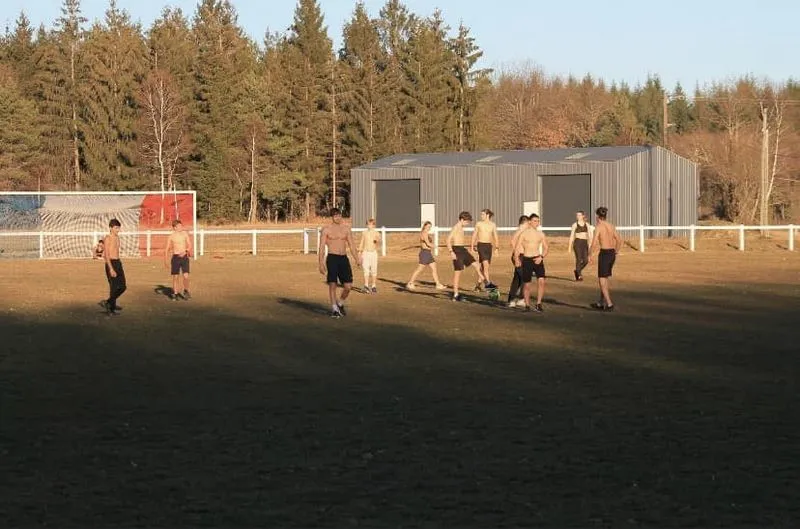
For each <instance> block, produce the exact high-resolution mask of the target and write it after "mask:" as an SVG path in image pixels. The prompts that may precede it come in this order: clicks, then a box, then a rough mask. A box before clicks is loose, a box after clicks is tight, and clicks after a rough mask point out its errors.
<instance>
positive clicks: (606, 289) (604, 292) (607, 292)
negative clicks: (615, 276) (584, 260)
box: [600, 277, 614, 307]
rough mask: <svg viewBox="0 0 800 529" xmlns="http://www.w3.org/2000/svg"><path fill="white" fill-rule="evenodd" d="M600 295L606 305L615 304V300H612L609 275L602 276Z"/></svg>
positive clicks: (611, 305)
mask: <svg viewBox="0 0 800 529" xmlns="http://www.w3.org/2000/svg"><path fill="white" fill-rule="evenodd" d="M600 295H601V296H602V298H603V302H604V303H605V306H606V307H613V306H614V302H613V301H611V282H610V281H609V278H608V277H601V278H600Z"/></svg>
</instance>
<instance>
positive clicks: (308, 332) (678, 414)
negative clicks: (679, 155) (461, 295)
mask: <svg viewBox="0 0 800 529" xmlns="http://www.w3.org/2000/svg"><path fill="white" fill-rule="evenodd" d="M506 260H507V259H506V258H505V257H503V258H501V259H500V263H498V265H499V266H498V267H497V268H498V274H499V277H498V279H499V280H500V281H501V283H502V284H503V285H506V284H507V281H508V273H507V272H508V271H507V270H506V268H507V267H506V266H505V261H506ZM798 263H800V258H798V256H797V255H794V254H789V253H788V252H781V251H778V250H773V251H770V252H763V253H755V252H754V253H747V252H746V253H744V254H742V253H739V252H736V251H733V250H730V251H718V252H714V253H709V254H701V253H698V254H696V255H690V254H685V253H674V252H673V253H669V254H656V253H653V254H644V255H640V254H633V253H627V254H625V255H623V256H621V257H620V259H619V260H618V264H617V268H616V270H615V273H616V276H617V277H616V278H615V287H616V289H615V300H616V302H617V305H618V307H619V311H618V312H616V313H614V314H602V313H595V312H592V311H589V310H586V306H587V305H588V303H589V302H590V301H593V300H594V299H595V298H596V292H595V285H594V284H593V282H592V279H591V278H588V281H587V283H585V284H575V283H572V282H569V281H566V280H563V279H559V278H566V277H567V276H569V274H570V268H569V261H568V260H567V258H566V256H565V255H563V254H560V255H558V256H555V257H553V258H552V259H550V260H549V262H548V272H549V273H550V274H551V275H553V276H555V277H554V278H553V279H552V280H551V281H550V283H549V292H548V295H547V296H546V298H547V299H550V300H551V301H552V302H550V303H547V304H546V307H545V308H546V311H547V312H546V313H545V314H543V315H536V314H523V313H518V312H512V311H509V310H506V309H501V308H497V307H493V306H490V305H489V304H487V303H486V302H485V301H486V300H485V299H483V298H475V299H474V301H473V302H466V303H463V304H453V303H452V302H450V301H447V300H446V299H445V298H444V296H440V295H436V294H435V293H434V292H433V291H432V290H431V289H430V288H428V289H424V290H423V291H422V292H421V293H408V292H404V291H401V290H399V289H398V287H397V285H398V284H403V283H405V281H406V280H407V277H408V275H409V274H410V271H411V268H413V266H414V263H413V262H412V261H410V260H408V259H395V260H385V261H382V262H381V273H382V275H383V276H384V278H385V279H386V280H387V281H382V282H381V283H380V284H379V287H380V293H379V295H378V296H365V295H358V294H355V295H354V296H353V298H352V301H351V303H350V304H349V305H350V306H349V309H350V315H349V316H348V317H347V318H345V319H344V320H340V321H331V320H330V319H328V318H327V317H325V316H324V315H322V314H321V312H322V311H324V310H325V308H326V306H327V301H326V297H325V291H324V286H323V285H322V283H321V278H320V276H319V275H318V274H317V273H316V270H315V258H314V256H309V257H301V256H279V257H256V258H254V257H235V258H229V259H221V260H216V259H204V260H201V261H198V262H197V263H196V268H195V271H194V272H195V273H194V279H195V283H196V284H195V286H194V287H193V291H194V295H195V299H194V300H193V301H191V302H188V303H182V302H170V301H168V300H167V299H166V298H164V297H163V296H159V295H157V294H156V293H154V292H153V289H154V288H156V287H157V286H158V285H161V284H166V283H165V282H166V281H167V278H166V276H165V271H164V270H163V268H161V263H160V261H146V260H143V261H136V262H134V261H129V262H128V263H126V267H127V273H128V280H129V292H128V293H126V294H125V295H124V296H123V298H122V299H121V300H120V304H121V305H123V306H124V307H125V310H124V313H123V315H122V316H120V317H119V318H116V319H108V318H106V317H104V316H103V315H102V314H100V309H99V307H97V306H96V302H97V301H98V300H99V299H100V298H101V297H102V296H103V295H104V289H105V285H104V278H103V276H102V265H101V264H99V263H97V262H36V261H31V262H22V261H3V262H0V300H1V301H0V309H2V310H1V311H0V336H2V346H0V519H2V520H3V522H2V525H4V526H44V525H58V526H63V527H74V526H104V527H120V526H306V527H308V526H357V525H358V526H376V527H377V526H380V527H387V526H542V525H546V526H612V525H613V526H697V525H703V526H710V525H714V526H744V525H748V526H754V525H758V526H766V525H784V526H788V525H796V524H797V523H798V521H800V502H798V500H797V498H798V492H800V487H798V485H797V476H798V475H799V474H800V462H799V461H800V459H799V458H798V455H800V454H799V453H798V447H799V446H800V426H798V421H797V413H798V412H797V410H798V409H800V406H798V405H800V398H798V392H797V389H796V388H797V387H798V357H797V354H798V353H797V350H798V346H797V337H798V334H797V325H798V323H797V322H798V321H800V320H798V318H799V317H800V303H798V295H799V294H800V286H798V285H800V282H798V279H800V277H799V276H800V274H798ZM442 264H443V265H444V264H445V263H442ZM442 268H446V266H442ZM357 275H358V274H357ZM444 277H445V279H446V280H448V282H449V279H450V272H449V271H446V272H445V273H444ZM425 279H429V277H428V278H425ZM12 309H13V310H12Z"/></svg>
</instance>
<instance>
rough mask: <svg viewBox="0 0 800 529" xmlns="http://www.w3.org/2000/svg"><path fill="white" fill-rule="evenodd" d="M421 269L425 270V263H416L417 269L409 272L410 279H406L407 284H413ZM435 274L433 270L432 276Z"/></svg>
mask: <svg viewBox="0 0 800 529" xmlns="http://www.w3.org/2000/svg"><path fill="white" fill-rule="evenodd" d="M423 270H425V265H424V264H419V265H417V269H416V270H414V273H413V274H411V279H409V280H408V284H409V285H411V286H413V285H414V281H416V280H417V278H418V277H419V275H420V274H421V273H422V271H423ZM435 275H436V272H434V277H435Z"/></svg>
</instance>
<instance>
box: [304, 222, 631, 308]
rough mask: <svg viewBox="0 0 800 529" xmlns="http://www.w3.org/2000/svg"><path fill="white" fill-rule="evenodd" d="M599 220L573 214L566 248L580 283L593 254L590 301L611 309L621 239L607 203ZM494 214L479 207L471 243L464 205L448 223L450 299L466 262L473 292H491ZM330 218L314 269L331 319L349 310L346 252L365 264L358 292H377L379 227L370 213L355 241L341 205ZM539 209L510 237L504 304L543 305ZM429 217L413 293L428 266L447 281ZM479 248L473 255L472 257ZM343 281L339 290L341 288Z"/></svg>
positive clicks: (545, 247) (545, 248)
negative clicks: (593, 296) (594, 282)
mask: <svg viewBox="0 0 800 529" xmlns="http://www.w3.org/2000/svg"><path fill="white" fill-rule="evenodd" d="M595 214H596V216H597V226H592V225H591V224H590V223H589V222H588V221H587V219H586V215H585V212H583V211H578V212H577V213H576V221H575V223H574V224H573V225H572V229H571V230H570V237H569V244H568V248H569V251H570V252H572V253H574V255H575V270H574V276H575V281H583V270H584V269H585V268H586V267H587V266H588V265H589V264H590V263H592V262H593V260H594V259H595V256H597V265H598V267H597V277H598V282H599V287H600V299H599V301H598V302H596V303H592V304H591V306H592V307H593V308H595V309H597V310H602V311H613V310H614V302H613V301H612V299H611V291H610V278H611V275H612V270H613V268H614V262H615V260H616V255H617V252H618V251H619V249H620V247H621V246H622V239H621V238H620V237H619V234H618V233H617V230H616V227H615V226H614V225H613V224H611V223H610V222H608V220H607V219H608V208H606V207H599V208H597V210H596V211H595ZM493 217H494V213H493V212H492V211H490V210H489V209H484V210H482V211H481V219H480V221H478V222H477V223H476V224H475V230H474V232H473V234H472V238H471V240H470V244H469V247H468V246H467V243H466V242H467V237H466V235H465V233H464V229H465V228H466V227H467V226H469V225H470V224H471V223H472V214H471V213H470V212H468V211H463V212H461V214H459V216H458V222H457V223H456V224H455V225H454V226H453V227H452V228H451V230H450V233H449V235H448V237H447V251H448V253H449V256H450V259H451V260H452V263H453V294H452V300H453V301H461V300H462V299H463V297H462V295H461V291H460V286H461V274H462V273H463V272H464V270H466V269H467V268H473V269H474V270H475V273H476V275H477V279H478V282H477V284H476V286H475V289H476V290H482V289H484V288H485V289H489V290H496V289H497V285H495V284H494V283H493V282H492V281H491V278H490V275H491V263H492V257H493V256H494V255H495V254H497V253H498V252H499V249H500V244H499V238H498V234H497V225H496V224H495V223H494V222H493V221H492V218H493ZM331 220H332V222H331V224H330V225H328V226H326V227H325V228H323V230H322V233H321V237H320V246H319V250H318V255H319V271H320V273H321V274H323V275H326V282H327V285H328V295H329V299H330V304H331V313H330V314H331V317H333V318H341V317H343V316H345V315H346V314H347V311H346V309H345V301H346V300H347V298H348V297H349V295H350V292H351V291H352V286H353V271H352V268H351V266H350V261H349V259H348V257H347V254H348V250H349V252H350V254H351V256H352V258H353V260H354V261H355V262H356V264H357V265H358V266H359V267H361V268H363V272H364V289H363V292H365V293H371V294H376V293H377V292H378V290H377V285H376V281H377V275H378V246H379V245H380V244H381V238H380V237H381V236H380V232H379V231H378V230H377V229H376V226H375V219H369V221H368V222H367V229H366V230H365V231H364V232H363V234H362V236H361V240H360V242H359V245H358V247H356V245H355V242H354V240H353V234H352V231H351V229H350V227H349V226H347V225H345V224H344V223H343V222H342V214H341V212H340V211H339V210H338V209H333V210H332V211H331ZM540 225H541V219H540V217H539V215H537V214H535V213H534V214H532V215H530V216H526V215H523V216H521V217H520V218H519V226H518V228H517V231H516V232H515V233H514V235H513V237H512V239H511V245H510V252H511V263H512V265H513V267H514V273H513V279H512V282H511V287H510V288H509V293H508V307H520V308H524V309H525V310H527V311H536V312H543V311H544V307H543V305H542V303H543V299H544V291H545V278H546V271H545V265H544V260H545V258H546V257H547V255H548V253H549V251H550V248H549V244H548V240H547V237H546V236H545V234H544V232H543V231H542V230H541V229H540ZM431 228H432V224H431V222H425V223H424V224H423V225H422V229H421V231H420V233H419V260H418V265H417V268H416V269H415V270H414V272H413V273H412V275H411V278H410V280H409V281H408V283H407V284H406V288H407V289H408V290H410V291H414V290H416V289H417V286H416V280H417V278H418V277H419V275H420V274H421V273H422V272H423V271H424V270H425V269H426V268H429V269H430V270H431V274H432V275H433V280H434V282H435V285H436V286H435V288H436V290H445V289H446V288H447V287H446V286H445V285H444V284H443V283H442V282H441V281H440V279H439V274H438V270H437V267H436V259H435V257H434V252H433V250H434V241H433V237H432V235H431ZM476 250H477V255H478V259H477V260H476V259H475V257H474V256H473V253H475V252H476ZM534 277H535V278H536V299H535V303H531V295H532V290H533V288H532V283H533V278H534ZM340 285H341V287H342V292H341V295H340V294H339V287H340Z"/></svg>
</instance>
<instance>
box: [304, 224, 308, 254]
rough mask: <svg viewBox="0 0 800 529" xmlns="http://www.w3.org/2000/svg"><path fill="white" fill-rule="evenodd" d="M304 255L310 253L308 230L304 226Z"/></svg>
mask: <svg viewBox="0 0 800 529" xmlns="http://www.w3.org/2000/svg"><path fill="white" fill-rule="evenodd" d="M303 255H308V230H307V229H305V228H303Z"/></svg>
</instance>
